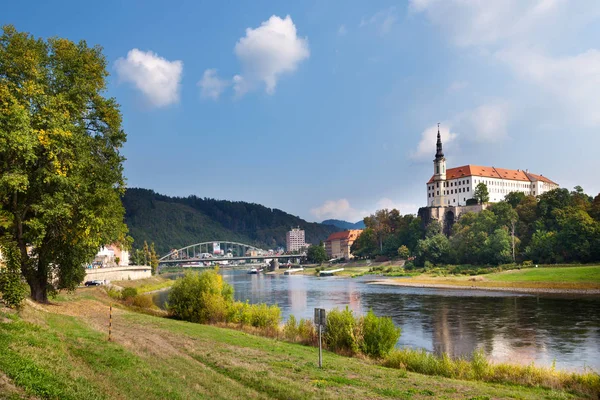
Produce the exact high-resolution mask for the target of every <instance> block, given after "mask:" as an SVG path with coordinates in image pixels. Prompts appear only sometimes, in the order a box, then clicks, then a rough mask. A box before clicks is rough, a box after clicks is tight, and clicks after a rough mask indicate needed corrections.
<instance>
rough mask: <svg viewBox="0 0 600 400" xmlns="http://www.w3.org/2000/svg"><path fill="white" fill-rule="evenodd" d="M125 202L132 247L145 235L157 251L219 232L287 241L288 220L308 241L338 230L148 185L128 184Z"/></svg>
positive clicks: (267, 243)
mask: <svg viewBox="0 0 600 400" xmlns="http://www.w3.org/2000/svg"><path fill="white" fill-rule="evenodd" d="M123 205H124V207H125V210H126V214H125V222H126V223H127V225H128V226H129V229H130V231H131V236H133V237H134V239H135V243H137V244H136V246H135V247H136V248H140V247H141V244H142V243H143V242H144V241H147V242H148V243H150V242H154V243H155V246H156V251H157V253H159V254H166V253H168V252H169V251H170V250H171V249H172V248H179V247H183V246H187V245H189V244H193V243H199V242H204V241H211V240H214V239H217V238H227V239H228V240H231V241H235V242H241V243H247V244H251V245H257V246H258V247H261V248H266V249H268V248H276V247H278V246H284V247H285V235H286V232H287V231H288V230H289V228H290V226H299V227H300V228H301V229H304V231H305V232H306V241H307V242H308V243H318V242H319V241H321V240H325V239H326V238H327V237H328V236H329V235H330V234H331V233H333V232H336V231H338V230H339V229H338V228H336V227H334V226H332V225H323V224H318V223H309V222H306V221H304V220H303V219H300V218H298V217H295V216H293V215H291V214H288V213H286V212H283V211H281V210H278V209H271V208H267V207H265V206H262V205H259V204H253V203H245V202H242V201H226V200H215V199H209V198H200V197H197V196H189V197H184V198H181V197H169V196H164V195H161V194H158V193H155V192H153V191H152V190H148V189H137V188H129V189H127V190H126V191H125V195H124V196H123Z"/></svg>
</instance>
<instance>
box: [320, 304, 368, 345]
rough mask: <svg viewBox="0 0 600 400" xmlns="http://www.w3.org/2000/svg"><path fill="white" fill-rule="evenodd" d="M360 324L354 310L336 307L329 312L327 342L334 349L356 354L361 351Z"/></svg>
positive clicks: (326, 332)
mask: <svg viewBox="0 0 600 400" xmlns="http://www.w3.org/2000/svg"><path fill="white" fill-rule="evenodd" d="M359 335H360V331H359V324H358V321H357V320H356V318H355V317H354V314H353V313H352V310H350V309H349V308H348V306H346V308H345V309H343V310H338V309H337V308H334V309H333V310H330V311H328V312H327V329H326V331H325V338H324V339H325V343H326V345H327V348H328V349H330V350H332V351H337V352H342V353H348V354H355V353H358V351H359V340H360V339H359Z"/></svg>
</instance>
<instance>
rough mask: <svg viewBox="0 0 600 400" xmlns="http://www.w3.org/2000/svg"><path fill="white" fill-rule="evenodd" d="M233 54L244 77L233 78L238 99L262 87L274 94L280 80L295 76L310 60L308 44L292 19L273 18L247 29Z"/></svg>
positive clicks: (287, 17) (240, 75)
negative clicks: (256, 26) (292, 73)
mask: <svg viewBox="0 0 600 400" xmlns="http://www.w3.org/2000/svg"><path fill="white" fill-rule="evenodd" d="M234 52H235V55H236V56H237V57H238V59H239V60H240V62H241V64H242V73H241V74H239V75H236V76H235V77H234V78H233V85H234V90H235V91H236V94H237V95H238V96H241V95H243V94H244V93H246V92H247V91H249V90H252V89H254V88H255V87H257V86H258V85H259V84H260V83H264V85H265V90H266V92H267V93H268V94H273V93H274V92H275V87H276V86H277V81H278V80H279V78H280V76H281V75H283V74H285V73H291V72H294V71H295V70H296V68H297V67H298V64H300V62H302V61H303V60H305V59H307V58H308V57H309V56H310V51H309V48H308V40H307V39H306V38H300V37H298V36H297V33H296V26H295V25H294V22H293V21H292V18H291V17H290V16H289V15H288V16H286V17H285V18H283V19H282V18H280V17H278V16H276V15H273V16H272V17H271V18H269V20H268V21H265V22H263V23H262V24H261V26H259V27H258V28H255V29H252V28H247V29H246V36H244V37H242V38H241V39H240V40H239V41H238V42H237V43H236V45H235V49H234Z"/></svg>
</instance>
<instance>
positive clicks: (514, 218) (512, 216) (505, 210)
mask: <svg viewBox="0 0 600 400" xmlns="http://www.w3.org/2000/svg"><path fill="white" fill-rule="evenodd" d="M507 196H508V195H507ZM524 198H525V195H523V197H522V198H521V199H524ZM513 207H514V206H512V205H511V204H510V203H508V202H506V201H501V202H499V203H496V204H494V205H493V206H492V208H491V211H492V212H493V213H494V214H495V215H496V218H497V224H498V225H499V227H503V226H505V227H507V228H508V229H510V232H511V247H512V261H513V262H514V261H515V245H516V239H515V229H516V226H517V222H518V221H519V215H518V214H517V212H516V211H515V209H514V208H513Z"/></svg>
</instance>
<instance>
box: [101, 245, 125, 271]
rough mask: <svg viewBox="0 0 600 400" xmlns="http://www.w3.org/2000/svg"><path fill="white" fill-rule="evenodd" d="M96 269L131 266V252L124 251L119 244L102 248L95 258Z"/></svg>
mask: <svg viewBox="0 0 600 400" xmlns="http://www.w3.org/2000/svg"><path fill="white" fill-rule="evenodd" d="M93 265H94V266H95V267H115V266H119V267H122V266H127V265H129V252H128V251H127V250H122V249H121V247H119V245H117V244H111V245H108V246H102V247H101V248H100V251H98V254H96V257H94V263H93Z"/></svg>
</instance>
